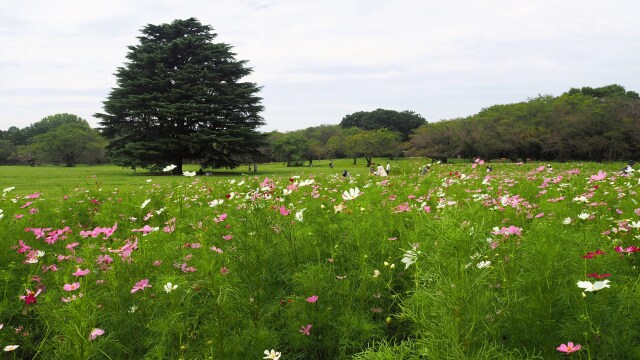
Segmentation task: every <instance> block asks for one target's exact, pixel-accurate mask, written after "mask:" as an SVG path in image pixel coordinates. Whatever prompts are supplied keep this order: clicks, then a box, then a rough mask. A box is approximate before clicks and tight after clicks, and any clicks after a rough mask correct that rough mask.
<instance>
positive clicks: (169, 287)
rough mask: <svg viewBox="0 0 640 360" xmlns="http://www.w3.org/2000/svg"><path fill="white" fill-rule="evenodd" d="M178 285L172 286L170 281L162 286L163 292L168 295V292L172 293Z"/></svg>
mask: <svg viewBox="0 0 640 360" xmlns="http://www.w3.org/2000/svg"><path fill="white" fill-rule="evenodd" d="M177 288H178V285H173V284H172V283H171V281H169V282H168V283H166V284H164V291H165V292H166V293H167V294H168V293H170V292H172V291H173V290H175V289H177Z"/></svg>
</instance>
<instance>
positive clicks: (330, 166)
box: [329, 160, 333, 169]
mask: <svg viewBox="0 0 640 360" xmlns="http://www.w3.org/2000/svg"><path fill="white" fill-rule="evenodd" d="M329 169H333V160H330V161H329Z"/></svg>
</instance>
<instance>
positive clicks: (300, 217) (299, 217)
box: [296, 208, 307, 222]
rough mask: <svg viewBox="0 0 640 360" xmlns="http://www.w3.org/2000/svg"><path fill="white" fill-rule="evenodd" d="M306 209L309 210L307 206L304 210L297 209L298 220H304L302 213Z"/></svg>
mask: <svg viewBox="0 0 640 360" xmlns="http://www.w3.org/2000/svg"><path fill="white" fill-rule="evenodd" d="M305 210H307V208H304V209H302V210H300V211H296V220H298V221H300V222H302V220H303V215H302V213H303V212H304V211H305Z"/></svg>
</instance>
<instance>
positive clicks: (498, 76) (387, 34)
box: [0, 0, 640, 132]
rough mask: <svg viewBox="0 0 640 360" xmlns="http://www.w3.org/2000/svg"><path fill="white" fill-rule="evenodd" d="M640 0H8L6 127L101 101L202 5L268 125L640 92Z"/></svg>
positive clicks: (2, 118)
mask: <svg viewBox="0 0 640 360" xmlns="http://www.w3.org/2000/svg"><path fill="white" fill-rule="evenodd" d="M638 14H640V1H637V0H628V1H627V0H611V1H601V0H598V1H594V0H579V1H574V0H535V1H533V0H529V1H526V0H525V1H513V0H482V1H481V0H464V1H463V0H447V1H432V0H394V1H383V0H322V1H307V0H180V1H175V0H109V1H86V0H83V1H78V0H56V1H51V0H25V1H9V0H3V1H1V2H0V45H1V46H0V130H6V129H8V128H9V127H11V126H17V127H19V128H22V127H25V126H28V125H29V124H31V123H34V122H37V121H39V120H41V119H42V118H44V117H46V116H49V115H53V114H57V113H71V114H75V115H78V116H80V117H82V118H84V119H86V120H87V121H88V122H89V123H90V124H91V125H92V126H93V127H97V126H99V124H98V121H97V119H95V118H94V117H93V114H95V113H98V112H102V111H103V108H102V106H103V104H102V102H103V101H104V100H106V98H107V96H108V94H109V93H110V91H111V89H112V88H113V87H114V86H116V81H115V80H116V79H115V76H114V73H115V71H116V68H117V67H119V66H124V65H125V61H126V54H127V52H128V48H127V47H128V46H131V45H136V44H138V39H137V37H138V36H139V35H140V30H141V29H142V28H143V27H145V26H146V25H147V24H163V23H170V22H171V21H173V20H175V19H186V18H190V17H195V18H197V19H198V20H200V22H202V23H203V24H206V25H210V26H212V27H213V28H214V31H215V33H217V34H218V36H217V37H216V39H215V41H216V42H224V43H227V44H230V45H232V46H233V47H234V52H235V53H236V59H238V60H247V61H248V66H249V67H251V68H252V69H253V73H252V74H251V75H250V76H248V77H246V78H245V80H246V81H251V82H255V83H256V84H257V85H259V86H261V87H262V90H261V92H260V96H261V97H262V105H264V107H265V110H264V112H263V113H262V116H263V118H264V120H265V122H266V125H265V126H264V127H262V128H260V130H261V131H272V130H278V131H283V132H284V131H292V130H298V129H303V128H307V127H310V126H318V125H321V124H332V125H333V124H339V123H340V121H341V120H342V118H343V117H344V116H345V115H348V114H352V113H354V112H357V111H373V110H376V109H379V108H382V109H391V110H397V111H404V110H411V111H414V112H416V113H418V114H420V115H422V116H423V117H424V118H425V119H427V121H429V122H436V121H439V120H443V119H453V118H458V117H466V116H469V115H473V114H475V113H477V112H479V111H480V110H481V109H483V108H486V107H489V106H492V105H495V104H507V103H514V102H521V101H526V100H527V99H529V98H534V97H536V96H538V95H553V96H558V95H560V94H562V93H563V92H566V91H568V90H569V89H570V88H572V87H578V88H579V87H583V86H590V87H599V86H605V85H609V84H619V85H622V86H624V87H625V88H626V89H627V90H633V91H636V92H640V64H639V62H638V59H639V56H640V31H639V30H638V25H637V24H638V20H637V16H638Z"/></svg>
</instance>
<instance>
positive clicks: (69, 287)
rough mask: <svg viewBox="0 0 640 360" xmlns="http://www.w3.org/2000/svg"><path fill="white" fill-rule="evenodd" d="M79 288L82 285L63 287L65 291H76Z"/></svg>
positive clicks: (75, 284) (65, 285)
mask: <svg viewBox="0 0 640 360" xmlns="http://www.w3.org/2000/svg"><path fill="white" fill-rule="evenodd" d="M79 288H80V283H73V284H64V286H63V287H62V289H63V290H64V291H74V290H78V289H79Z"/></svg>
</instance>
